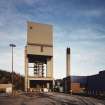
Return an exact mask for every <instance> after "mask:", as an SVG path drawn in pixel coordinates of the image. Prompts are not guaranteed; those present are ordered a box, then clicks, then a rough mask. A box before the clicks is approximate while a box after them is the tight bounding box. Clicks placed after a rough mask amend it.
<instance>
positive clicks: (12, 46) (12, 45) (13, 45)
mask: <svg viewBox="0 0 105 105" xmlns="http://www.w3.org/2000/svg"><path fill="white" fill-rule="evenodd" d="M9 46H10V47H11V49H12V64H11V68H12V78H11V79H12V80H11V82H12V95H13V84H14V80H13V79H14V75H13V63H14V62H13V48H14V47H16V45H15V44H10V45H9Z"/></svg>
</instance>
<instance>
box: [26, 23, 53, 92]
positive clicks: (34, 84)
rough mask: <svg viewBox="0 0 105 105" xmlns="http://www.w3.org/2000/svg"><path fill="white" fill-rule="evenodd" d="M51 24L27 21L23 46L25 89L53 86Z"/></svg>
mask: <svg viewBox="0 0 105 105" xmlns="http://www.w3.org/2000/svg"><path fill="white" fill-rule="evenodd" d="M52 31H53V30H52V26H51V25H48V24H40V23H33V22H28V24H27V43H26V46H25V91H51V90H52V88H53V32H52Z"/></svg>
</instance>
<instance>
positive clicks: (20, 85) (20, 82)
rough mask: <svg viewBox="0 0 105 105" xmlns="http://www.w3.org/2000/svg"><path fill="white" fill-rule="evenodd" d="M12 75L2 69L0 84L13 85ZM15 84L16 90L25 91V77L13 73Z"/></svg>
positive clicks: (0, 71)
mask: <svg viewBox="0 0 105 105" xmlns="http://www.w3.org/2000/svg"><path fill="white" fill-rule="evenodd" d="M11 77H12V73H10V72H8V71H5V70H1V69H0V84H7V83H11ZM13 84H14V88H15V89H19V90H23V89H24V77H23V76H22V75H20V74H18V73H15V72H13Z"/></svg>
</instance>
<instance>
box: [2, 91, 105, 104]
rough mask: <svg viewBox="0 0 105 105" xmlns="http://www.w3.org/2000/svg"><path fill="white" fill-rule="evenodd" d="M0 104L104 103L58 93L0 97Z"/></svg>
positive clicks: (104, 102)
mask: <svg viewBox="0 0 105 105" xmlns="http://www.w3.org/2000/svg"><path fill="white" fill-rule="evenodd" d="M0 105H105V100H98V99H95V98H89V97H81V96H76V95H66V94H62V93H61V94H60V93H59V94H58V93H48V94H35V95H33V96H32V97H30V96H25V95H21V96H15V97H10V96H9V97H0Z"/></svg>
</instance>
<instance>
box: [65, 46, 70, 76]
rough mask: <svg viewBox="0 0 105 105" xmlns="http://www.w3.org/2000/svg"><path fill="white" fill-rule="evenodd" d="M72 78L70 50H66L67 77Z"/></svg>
mask: <svg viewBox="0 0 105 105" xmlns="http://www.w3.org/2000/svg"><path fill="white" fill-rule="evenodd" d="M68 76H70V48H67V49H66V77H68Z"/></svg>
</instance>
